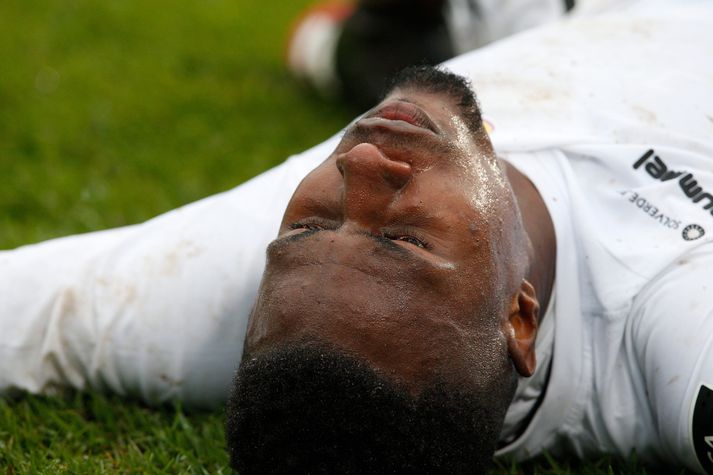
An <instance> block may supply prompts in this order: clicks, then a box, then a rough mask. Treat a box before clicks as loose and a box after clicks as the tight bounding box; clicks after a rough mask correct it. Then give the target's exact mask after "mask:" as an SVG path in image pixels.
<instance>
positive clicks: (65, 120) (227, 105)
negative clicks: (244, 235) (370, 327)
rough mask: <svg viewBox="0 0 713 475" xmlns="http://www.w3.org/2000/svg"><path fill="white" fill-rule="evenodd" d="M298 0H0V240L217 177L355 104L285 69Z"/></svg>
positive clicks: (238, 178) (187, 194) (311, 140)
mask: <svg viewBox="0 0 713 475" xmlns="http://www.w3.org/2000/svg"><path fill="white" fill-rule="evenodd" d="M310 3H311V2H310V1H309V0H273V1H271V2H269V3H265V2H256V1H254V0H179V1H168V0H142V1H138V0H102V1H92V0H32V1H27V0H3V1H2V2H0V59H1V61H0V64H2V66H0V68H1V69H0V177H2V186H0V248H3V249H7V248H12V247H15V246H18V245H21V244H24V243H29V242H36V241H40V240H44V239H48V238H52V237H57V236H61V235H66V234H69V233H78V232H86V231H90V230H96V229H103V228H108V227H115V226H122V225H126V224H131V223H136V222H140V221H143V220H146V219H148V218H151V217H153V216H155V215H157V214H159V213H161V212H164V211H167V210H169V209H172V208H175V207H177V206H180V205H182V204H185V203H188V202H191V201H194V200H196V199H199V198H202V197H205V196H207V195H210V194H213V193H216V192H220V191H223V190H226V189H229V188H231V187H233V186H235V185H238V184H239V183H241V182H243V181H245V180H246V179H248V178H250V177H252V176H254V175H256V174H257V173H259V172H261V171H263V170H265V169H267V168H269V167H271V166H273V165H276V164H277V163H280V162H281V161H283V160H284V159H285V158H287V156H289V155H290V154H292V153H297V152H300V151H302V150H304V149H306V148H308V147H310V146H312V145H314V144H316V143H318V142H320V141H322V140H324V139H325V138H327V137H328V136H330V135H331V134H333V133H335V132H337V131H338V130H339V129H340V128H341V127H342V126H343V125H344V124H346V122H347V121H348V120H349V119H351V117H352V113H351V112H350V111H348V110H347V109H346V108H344V106H341V105H339V104H335V103H330V102H327V101H324V100H320V99H319V98H317V97H316V96H314V95H311V94H309V93H307V91H306V90H305V89H303V88H301V87H300V86H299V85H298V84H297V83H296V82H295V81H294V79H292V78H291V77H290V75H289V74H288V72H287V70H286V66H285V60H284V55H285V44H286V39H287V34H288V31H289V28H290V24H291V23H292V22H293V21H294V19H295V17H296V16H297V15H298V14H299V12H300V11H302V10H303V9H304V7H305V6H306V5H308V4H310Z"/></svg>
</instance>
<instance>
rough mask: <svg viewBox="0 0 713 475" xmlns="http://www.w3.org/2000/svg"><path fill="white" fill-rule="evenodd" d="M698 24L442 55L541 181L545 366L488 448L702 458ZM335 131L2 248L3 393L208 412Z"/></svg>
mask: <svg viewBox="0 0 713 475" xmlns="http://www.w3.org/2000/svg"><path fill="white" fill-rule="evenodd" d="M711 25H713V4H712V3H709V2H694V1H687V2H684V1H679V2H654V1H649V2H642V3H634V5H633V6H631V7H627V8H624V9H622V11H618V12H616V14H612V15H600V16H595V17H590V18H586V19H584V18H581V19H572V20H568V21H566V22H563V23H559V24H557V25H551V26H547V27H543V28H541V29H537V30H534V31H531V32H526V33H523V34H519V35H516V36H514V37H512V38H510V39H507V40H505V41H501V42H496V43H494V44H492V45H490V46H488V47H486V48H484V49H482V50H479V51H477V52H474V53H471V54H468V55H465V56H461V57H459V58H456V59H455V60H452V61H450V62H449V63H447V66H448V67H449V68H451V69H452V70H454V71H455V72H457V73H460V74H463V75H466V76H468V77H470V78H471V79H472V80H473V82H474V84H475V86H476V89H477V90H478V92H479V97H480V100H481V103H482V107H483V110H484V111H485V114H486V116H487V118H488V121H489V125H490V127H491V137H492V139H493V143H494V145H495V147H496V150H497V151H498V153H500V154H501V155H502V156H504V157H505V158H506V159H507V160H509V161H510V162H511V163H513V165H515V166H516V167H518V168H519V169H520V170H521V171H523V173H525V174H526V175H527V176H528V177H529V178H530V179H531V180H532V181H533V183H534V184H535V186H537V188H538V189H539V190H540V192H541V194H542V196H543V198H544V199H545V202H546V204H547V206H548V208H549V210H550V213H551V215H552V219H553V222H554V225H555V232H556V236H557V253H558V254H557V276H556V289H555V298H554V301H553V302H552V304H551V309H550V311H549V312H548V313H549V315H548V316H547V317H546V319H549V318H550V317H551V322H553V325H551V326H550V329H551V332H548V333H549V334H552V335H553V336H552V338H553V343H550V344H542V345H538V353H540V352H541V351H542V352H544V353H545V354H546V353H547V352H551V354H552V355H553V356H552V363H551V364H552V367H551V374H550V378H549V380H548V382H547V385H546V389H545V393H544V398H543V399H542V401H540V403H539V406H537V408H536V411H535V413H534V416H533V418H532V421H531V422H530V424H529V425H527V427H526V428H525V430H524V433H522V434H521V435H520V436H519V437H517V438H515V440H513V441H512V442H511V443H510V444H509V445H507V446H505V447H503V448H502V449H501V450H500V451H499V452H498V454H499V455H512V456H515V457H517V458H526V457H529V456H531V455H533V454H535V453H537V452H539V451H541V450H542V449H549V450H551V451H554V452H574V453H576V454H578V455H582V456H586V455H588V454H594V453H601V452H609V453H618V454H622V455H625V456H626V455H628V454H629V452H630V451H631V450H632V449H636V450H637V451H638V452H639V453H640V455H641V456H642V457H644V458H647V459H653V460H656V459H663V460H667V461H669V462H670V463H673V464H676V465H685V466H687V467H689V468H691V469H693V470H696V471H699V472H700V471H703V470H704V469H708V470H710V469H711V468H710V467H711V465H708V464H707V460H709V459H710V460H711V464H713V447H710V444H713V439H711V436H713V433H711V432H713V430H711V428H713V422H711V421H712V419H713V415H712V414H711V407H713V401H710V400H709V399H708V398H709V393H708V392H706V391H707V390H706V387H711V388H713V370H712V368H713V298H711V297H713V294H712V292H713V291H712V289H711V287H712V286H713V275H712V274H711V269H713V240H712V239H711V238H713V215H711V207H709V206H708V204H709V203H713V199H709V198H708V196H709V194H710V195H713V61H711V60H710V59H709V58H713V27H711ZM336 142H337V138H336V137H335V138H332V139H330V140H328V141H326V142H324V143H323V144H321V145H319V146H317V147H315V148H313V149H311V150H309V151H307V152H305V153H303V154H301V155H298V156H295V157H293V158H291V159H289V160H288V161H287V162H285V163H284V164H282V165H280V166H278V167H276V168H275V169H273V170H271V171H268V172H267V173H265V174H263V175H260V176H259V177H257V178H255V179H253V180H251V181H250V182H248V183H246V184H244V185H241V186H239V187H237V188H235V189H233V190H231V191H228V192H226V193H223V194H220V195H216V196H213V197H210V198H207V199H205V200H202V201H199V202H197V203H194V204H191V205H188V206H185V207H183V208H180V209H178V210H175V211H172V212H169V213H166V214H165V215H162V216H160V217H158V218H155V219H153V220H151V221H148V222H146V223H143V224H140V225H136V226H130V227H126V228H121V229H116V230H110V231H104V232H99V233H92V234H87V235H82V236H73V237H68V238H63V239H58V240H53V241H49V242H46V243H41V244H38V245H32V246H26V247H23V248H19V249H17V250H13V251H4V252H0V289H2V290H0V292H2V294H1V296H0V392H5V391H9V390H12V389H14V388H19V389H25V390H29V391H32V392H48V391H51V389H52V387H53V386H55V385H71V386H74V387H78V388H82V387H87V386H92V387H96V388H103V389H107V390H111V391H113V392H116V393H119V394H132V395H137V396H139V397H141V398H143V399H144V400H146V401H148V402H161V401H165V400H169V399H182V400H184V401H185V402H186V404H189V405H199V406H214V405H217V404H220V403H221V402H222V401H224V399H225V398H226V395H227V391H228V387H229V384H230V380H231V378H232V374H233V371H234V369H235V367H236V365H237V363H238V362H239V359H240V355H241V352H242V341H243V337H244V333H245V327H246V324H247V317H248V314H249V311H250V308H251V305H252V300H253V298H254V295H255V291H256V288H257V285H258V283H259V279H260V275H261V273H262V268H263V265H264V248H265V246H266V244H267V243H268V242H269V241H270V240H271V239H272V238H273V237H274V236H275V235H276V232H277V227H278V225H279V221H280V217H281V214H282V211H283V210H284V207H285V205H286V203H287V201H288V200H289V197H290V195H291V193H292V191H293V190H294V189H295V187H296V186H297V184H298V183H299V181H300V180H301V178H302V177H303V176H304V175H305V174H306V173H308V172H309V171H310V170H311V169H312V168H314V167H315V166H316V165H317V164H319V163H320V162H321V161H322V160H323V159H324V158H326V157H327V156H328V154H329V153H330V152H331V150H332V149H333V148H334V146H335V144H336ZM694 181H695V184H694V183H693V182H694ZM699 188H700V189H699ZM543 341H544V340H543ZM545 343H547V342H546V341H545ZM541 348H542V349H541ZM545 363H546V359H545V362H544V363H543V365H542V366H541V368H545V365H544V364H545ZM540 371H542V370H540ZM531 381H532V383H531V384H533V385H534V384H542V381H543V378H542V377H541V374H540V377H539V378H538V377H536V378H534V379H532V380H531ZM706 385H707V386H706ZM527 389H528V383H527V382H525V383H523V384H522V387H521V390H520V392H519V395H520V398H525V397H526V396H531V394H529V393H528V391H527ZM523 400H524V399H523ZM516 407H518V404H517V401H516V404H514V405H513V408H516ZM515 412H517V411H513V412H511V413H510V414H509V416H508V418H507V421H506V422H507V425H509V426H511V427H512V426H513V425H517V424H518V422H519V421H517V420H514V419H517V418H519V417H521V416H517V417H514V416H513V414H515Z"/></svg>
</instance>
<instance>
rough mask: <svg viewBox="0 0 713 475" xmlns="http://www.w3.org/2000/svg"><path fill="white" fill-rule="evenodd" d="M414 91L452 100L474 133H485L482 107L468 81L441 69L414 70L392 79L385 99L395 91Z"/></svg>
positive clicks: (429, 67)
mask: <svg viewBox="0 0 713 475" xmlns="http://www.w3.org/2000/svg"><path fill="white" fill-rule="evenodd" d="M411 88H416V89H419V90H422V91H427V92H431V93H434V94H444V95H446V96H448V97H450V98H451V99H453V100H454V102H455V103H456V104H457V105H458V107H459V109H460V113H461V115H462V117H463V118H464V119H465V122H466V124H467V126H468V128H469V129H470V130H471V132H473V133H474V134H480V133H482V132H484V129H483V118H482V117H481V113H480V105H479V104H478V99H477V98H476V96H475V93H474V92H473V88H472V86H471V84H470V81H469V80H468V79H466V78H464V77H463V76H459V75H457V74H454V73H452V72H450V71H447V70H445V69H442V68H439V67H433V66H411V67H408V68H405V69H403V70H401V72H399V73H397V74H396V75H395V76H394V77H393V78H392V80H391V81H390V83H389V85H388V87H387V88H386V90H385V93H384V94H383V97H386V96H388V95H389V94H390V93H391V92H393V91H394V90H396V89H411Z"/></svg>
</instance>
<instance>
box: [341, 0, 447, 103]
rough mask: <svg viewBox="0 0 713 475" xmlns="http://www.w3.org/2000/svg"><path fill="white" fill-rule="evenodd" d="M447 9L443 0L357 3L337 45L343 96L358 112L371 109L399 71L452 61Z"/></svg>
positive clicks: (398, 0)
mask: <svg viewBox="0 0 713 475" xmlns="http://www.w3.org/2000/svg"><path fill="white" fill-rule="evenodd" d="M444 5H445V1H444V0H420V1H414V0H391V1H373V0H372V1H362V2H359V3H358V5H357V8H356V10H355V11H354V14H353V15H352V16H350V17H349V18H347V20H346V21H345V22H344V29H343V30H342V33H341V35H340V37H339V41H338V43H337V51H336V69H337V76H338V77H339V80H340V83H341V87H342V93H343V95H344V97H345V98H347V99H348V100H349V101H350V102H352V103H353V104H354V105H356V106H357V107H359V108H360V109H366V108H369V107H371V106H373V105H374V104H376V103H377V102H378V100H379V99H380V96H381V95H382V93H383V90H384V88H385V87H386V85H387V80H388V78H390V77H391V76H393V75H394V74H395V73H396V72H398V71H400V70H401V69H403V68H405V67H406V66H410V65H423V64H428V65H435V64H438V63H440V62H442V61H445V60H446V59H449V58H451V57H453V56H454V54H455V51H454V49H453V45H452V43H451V38H450V35H449V32H448V29H447V27H446V20H445V16H444Z"/></svg>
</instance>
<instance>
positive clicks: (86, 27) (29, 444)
mask: <svg viewBox="0 0 713 475" xmlns="http://www.w3.org/2000/svg"><path fill="white" fill-rule="evenodd" d="M306 3H308V0H281V1H272V2H269V3H264V2H256V1H254V0H185V1H182V2H176V1H169V0H142V1H138V0H102V1H89V0H32V1H27V0H3V1H2V2H0V59H2V64H3V67H2V68H1V69H0V176H1V177H2V186H0V248H12V247H15V246H18V245H21V244H25V243H29V242H36V241H40V240H44V239H48V238H52V237H57V236H61V235H65V234H69V233H78V232H85V231H90V230H96V229H103V228H108V227H115V226H121V225H126V224H131V223H136V222H140V221H143V220H145V219H148V218H150V217H152V216H155V215H157V214H159V213H161V212H164V211H167V210H169V209H172V208H175V207H177V206H179V205H182V204H185V203H188V202H191V201H194V200H196V199H199V198H202V197H204V196H208V195H210V194H214V193H216V192H219V191H222V190H225V189H228V188H231V187H233V186H235V185H237V184H239V183H240V182H242V181H244V180H246V179H247V178H249V177H251V176H253V175H255V174H257V173H259V172H260V171H262V170H265V169H267V168H269V167H270V166H273V165H275V164H277V163H279V162H281V161H282V160H284V159H285V158H286V157H287V156H288V155H289V154H291V153H296V152H299V151H302V150H303V149H305V148H307V147H309V146H311V145H313V144H315V143H317V142H319V141H321V140H323V139H324V138H326V137H328V136H329V135H331V134H333V133H334V132H336V131H337V130H338V129H340V128H341V127H342V125H344V124H345V123H346V121H347V120H348V119H350V118H351V113H350V112H348V111H347V110H345V109H344V108H341V107H339V106H338V105H333V104H329V103H326V102H323V101H319V100H316V98H314V97H311V96H309V95H307V94H305V93H304V91H303V90H301V89H300V88H299V87H298V86H297V85H296V84H295V83H294V82H293V81H292V80H291V79H290V78H289V77H288V75H287V73H286V71H285V69H284V67H283V61H282V54H283V44H284V36H285V31H286V29H287V27H288V24H289V22H290V20H291V19H292V18H293V17H294V16H295V15H296V14H297V13H298V12H299V11H300V10H301V8H302V7H303V6H304V5H305V4H306ZM223 423H224V417H223V414H222V412H221V411H216V412H212V413H187V412H186V411H184V410H183V409H181V407H178V406H169V407H163V408H147V407H145V406H143V405H141V404H140V403H137V402H135V401H126V400H122V399H119V398H117V397H115V396H105V395H98V394H77V393H72V392H69V393H68V394H65V395H63V396H59V397H36V396H27V395H24V396H20V397H15V398H9V399H8V398H6V399H0V474H5V473H7V474H19V473H28V474H29V473H32V474H35V473H52V474H54V473H87V474H94V473H229V470H228V469H227V466H226V464H227V456H226V453H225V447H224V442H223ZM498 471H499V472H500V473H513V474H514V473H542V474H545V473H557V474H563V473H591V474H608V473H619V472H621V471H624V472H626V473H631V474H634V473H643V469H642V468H641V467H640V465H639V464H638V463H637V462H636V460H635V459H632V460H629V461H628V462H625V463H624V464H623V465H614V466H613V468H612V466H610V461H609V460H606V459H605V460H601V461H598V462H597V463H595V464H593V465H590V464H586V465H585V464H577V463H570V462H566V461H565V462H562V461H555V460H552V459H549V458H547V457H545V458H542V459H540V460H538V461H537V462H535V463H534V464H528V465H524V466H521V467H517V466H514V465H513V466H509V465H501V467H500V469H499V470H498Z"/></svg>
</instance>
